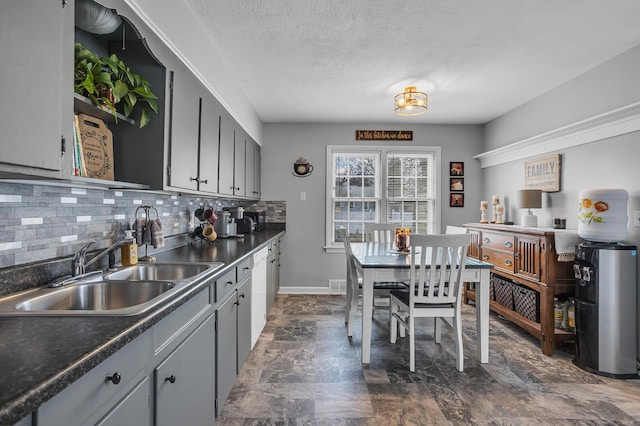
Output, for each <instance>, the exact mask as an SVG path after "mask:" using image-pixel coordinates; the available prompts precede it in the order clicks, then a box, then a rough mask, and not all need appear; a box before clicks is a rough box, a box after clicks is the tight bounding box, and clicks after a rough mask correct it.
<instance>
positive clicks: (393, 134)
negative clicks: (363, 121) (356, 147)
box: [356, 130, 413, 141]
mask: <svg viewBox="0 0 640 426" xmlns="http://www.w3.org/2000/svg"><path fill="white" fill-rule="evenodd" d="M356 140H357V141H412V140H413V130H356Z"/></svg>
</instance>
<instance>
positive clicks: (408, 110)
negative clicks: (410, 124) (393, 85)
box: [394, 86, 427, 116]
mask: <svg viewBox="0 0 640 426" xmlns="http://www.w3.org/2000/svg"><path fill="white" fill-rule="evenodd" d="M394 106H395V111H396V114H398V115H403V116H412V115H420V114H424V113H425V112H427V94H426V93H424V92H418V90H417V89H416V86H408V87H405V88H404V92H402V93H398V94H397V95H396V96H395V97H394Z"/></svg>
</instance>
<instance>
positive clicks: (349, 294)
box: [344, 280, 353, 326]
mask: <svg viewBox="0 0 640 426" xmlns="http://www.w3.org/2000/svg"><path fill="white" fill-rule="evenodd" d="M352 297H353V292H352V291H351V283H350V282H349V280H347V302H346V305H345V309H344V323H345V324H346V325H347V326H348V325H349V313H350V311H351V298H352Z"/></svg>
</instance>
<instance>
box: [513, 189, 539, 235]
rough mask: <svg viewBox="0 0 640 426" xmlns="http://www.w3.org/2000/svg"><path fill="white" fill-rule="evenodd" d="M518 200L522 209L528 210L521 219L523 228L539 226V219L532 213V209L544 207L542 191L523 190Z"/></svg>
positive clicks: (519, 192) (519, 193)
mask: <svg viewBox="0 0 640 426" xmlns="http://www.w3.org/2000/svg"><path fill="white" fill-rule="evenodd" d="M518 200H519V204H520V208H521V209H528V210H527V212H526V213H525V214H523V215H522V216H521V217H520V223H521V224H522V226H538V218H537V217H536V215H534V214H533V213H532V212H531V209H539V208H541V207H542V191H541V190H539V189H521V190H520V191H518Z"/></svg>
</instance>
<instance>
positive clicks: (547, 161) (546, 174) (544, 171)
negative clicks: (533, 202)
mask: <svg viewBox="0 0 640 426" xmlns="http://www.w3.org/2000/svg"><path fill="white" fill-rule="evenodd" d="M524 188H525V189H540V190H541V191H543V192H557V191H560V154H555V155H549V156H548V157H541V158H536V159H534V160H529V161H525V162H524Z"/></svg>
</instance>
